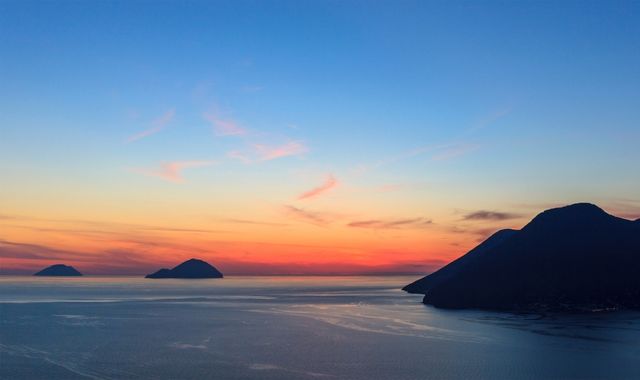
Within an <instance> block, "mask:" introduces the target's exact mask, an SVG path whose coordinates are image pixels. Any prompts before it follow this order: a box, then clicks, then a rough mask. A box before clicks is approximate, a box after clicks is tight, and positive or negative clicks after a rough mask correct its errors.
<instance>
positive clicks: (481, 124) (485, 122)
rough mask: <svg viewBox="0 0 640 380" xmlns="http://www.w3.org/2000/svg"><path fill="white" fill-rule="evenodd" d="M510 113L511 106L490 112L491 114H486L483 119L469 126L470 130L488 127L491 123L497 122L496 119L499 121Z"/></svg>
mask: <svg viewBox="0 0 640 380" xmlns="http://www.w3.org/2000/svg"><path fill="white" fill-rule="evenodd" d="M509 113H511V107H506V108H502V109H499V110H497V111H495V112H493V113H490V114H489V115H487V116H485V117H484V118H483V119H481V120H479V121H478V122H477V123H476V124H475V125H473V126H472V127H471V128H469V131H476V130H478V129H482V128H486V127H488V126H490V125H491V124H493V123H495V122H496V121H498V120H499V119H501V118H503V117H505V116H507V115H508V114H509Z"/></svg>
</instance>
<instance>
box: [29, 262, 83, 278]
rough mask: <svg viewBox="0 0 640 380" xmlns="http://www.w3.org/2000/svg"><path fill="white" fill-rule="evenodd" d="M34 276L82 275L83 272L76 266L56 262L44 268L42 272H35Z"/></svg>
mask: <svg viewBox="0 0 640 380" xmlns="http://www.w3.org/2000/svg"><path fill="white" fill-rule="evenodd" d="M33 275H34V276H60V277H65V276H82V273H80V272H78V271H77V270H76V268H74V267H72V266H70V265H64V264H55V265H51V266H49V267H46V268H44V269H43V270H41V271H40V272H37V273H34V274H33Z"/></svg>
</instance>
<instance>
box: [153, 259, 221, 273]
mask: <svg viewBox="0 0 640 380" xmlns="http://www.w3.org/2000/svg"><path fill="white" fill-rule="evenodd" d="M222 277H223V276H222V273H220V271H219V270H217V269H216V268H215V267H214V266H213V265H211V264H209V263H207V262H205V261H202V260H199V259H190V260H187V261H185V262H183V263H182V264H180V265H178V266H176V267H175V268H173V269H166V268H163V269H160V270H159V271H157V272H154V273H151V274H148V275H146V276H145V278H222Z"/></svg>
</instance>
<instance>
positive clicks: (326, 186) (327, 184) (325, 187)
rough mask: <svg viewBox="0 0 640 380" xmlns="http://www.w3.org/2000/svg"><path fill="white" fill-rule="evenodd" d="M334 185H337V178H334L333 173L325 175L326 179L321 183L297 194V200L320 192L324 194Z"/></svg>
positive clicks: (314, 195) (317, 194)
mask: <svg viewBox="0 0 640 380" xmlns="http://www.w3.org/2000/svg"><path fill="white" fill-rule="evenodd" d="M336 186H338V180H337V179H335V177H334V176H333V175H329V177H327V179H326V180H325V181H324V183H323V184H322V185H320V186H318V187H315V188H313V189H311V190H309V191H305V192H304V193H302V194H300V196H298V200H303V199H310V198H315V197H317V196H319V195H321V194H324V193H326V192H328V191H330V190H331V189H333V188H335V187H336Z"/></svg>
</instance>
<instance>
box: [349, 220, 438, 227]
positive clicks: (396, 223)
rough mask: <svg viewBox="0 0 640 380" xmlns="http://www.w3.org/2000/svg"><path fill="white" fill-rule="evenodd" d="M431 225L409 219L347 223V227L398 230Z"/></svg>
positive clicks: (431, 222)
mask: <svg viewBox="0 0 640 380" xmlns="http://www.w3.org/2000/svg"><path fill="white" fill-rule="evenodd" d="M430 224H433V221H432V220H431V219H426V218H410V219H395V220H379V219H372V220H360V221H354V222H351V223H348V224H347V226H349V227H357V228H371V229H400V228H422V227H425V226H428V225H430Z"/></svg>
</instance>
